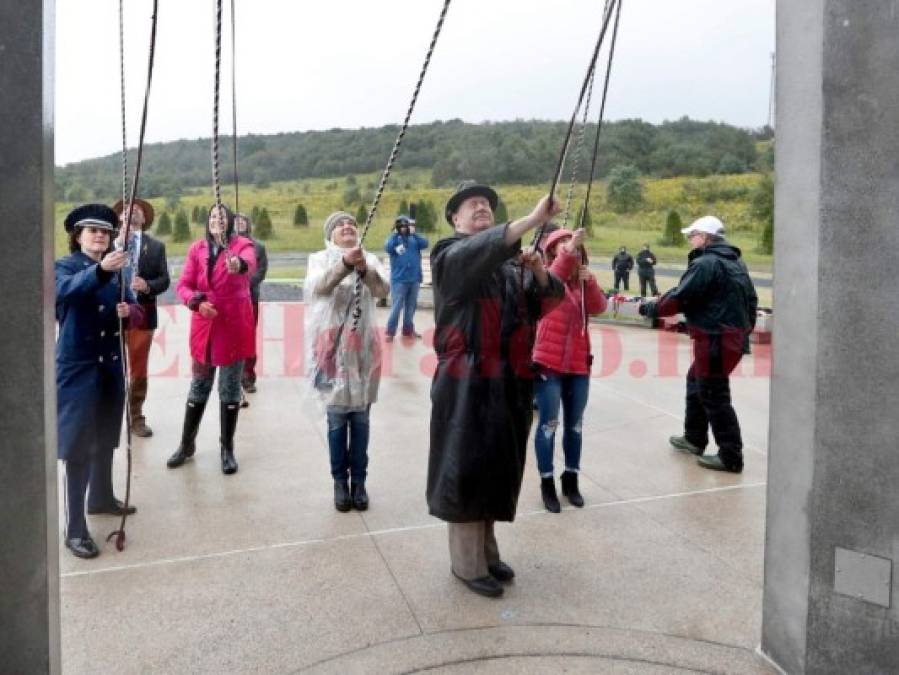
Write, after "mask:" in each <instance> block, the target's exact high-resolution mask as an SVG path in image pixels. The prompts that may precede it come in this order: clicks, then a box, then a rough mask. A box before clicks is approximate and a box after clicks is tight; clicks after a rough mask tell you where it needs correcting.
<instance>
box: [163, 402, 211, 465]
mask: <svg viewBox="0 0 899 675" xmlns="http://www.w3.org/2000/svg"><path fill="white" fill-rule="evenodd" d="M204 410H206V402H205V401H203V402H202V403H196V402H194V401H188V402H187V405H186V406H185V407H184V427H183V428H182V429H181V444H180V445H179V446H178V449H177V450H175V453H174V454H173V455H172V456H171V457H169V459H168V461H167V462H166V465H167V466H168V467H169V468H170V469H174V468H175V467H178V466H181V465H182V464H184V462H186V461H187V460H188V459H190V458H191V457H193V456H194V453H195V452H196V451H197V448H196V446H195V445H194V440H196V438H197V430H198V429H199V428H200V420H202V419H203V411H204Z"/></svg>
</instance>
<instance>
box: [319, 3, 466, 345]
mask: <svg viewBox="0 0 899 675" xmlns="http://www.w3.org/2000/svg"><path fill="white" fill-rule="evenodd" d="M450 2H451V0H444V3H443V8H442V9H441V10H440V17H439V18H438V19H437V26H436V27H435V28H434V35H433V36H432V37H431V44H430V45H429V46H428V53H427V54H426V55H425V61H424V63H423V64H422V67H421V73H419V75H418V82H416V83H415V91H413V92H412V100H411V101H410V102H409V109H408V110H407V111H406V118H405V119H404V120H403V126H402V128H400V132H399V134H397V137H396V141H395V142H394V144H393V150H391V151H390V157H389V158H388V160H387V166H386V167H384V173H383V174H381V182H380V183H378V191H377V192H376V193H375V197H374V199H373V200H372V204H371V208H370V209H369V210H368V214H367V215H366V217H365V225H364V226H363V227H362V232H361V233H360V235H359V246H362V243H363V242H364V241H365V235H367V234H368V228H369V227H371V224H372V221H373V220H374V218H375V213H377V211H378V204H379V203H380V202H381V195H383V194H384V188H386V187H387V179H388V178H389V177H390V172H391V170H392V169H393V164H394V162H396V158H397V155H399V152H400V145H401V144H402V142H403V137H404V136H405V135H406V130H407V129H408V128H409V120H410V119H411V118H412V111H413V110H415V103H416V101H417V100H418V94H419V92H420V91H421V85H422V83H423V82H424V79H425V74H426V73H427V72H428V66H429V65H430V63H431V56H432V55H433V54H434V48H435V47H436V46H437V38H439V37H440V31H441V30H442V29H443V21H444V19H445V18H446V12H447V10H448V9H449V6H450ZM352 305H353V330H354V331H355V330H356V329H357V328H358V327H359V319H360V318H361V317H362V275H361V274H359V273H357V274H356V284H355V286H354V288H353V300H352ZM335 344H336V341H335Z"/></svg>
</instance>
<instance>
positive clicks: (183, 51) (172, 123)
mask: <svg viewBox="0 0 899 675" xmlns="http://www.w3.org/2000/svg"><path fill="white" fill-rule="evenodd" d="M235 1H236V3H237V9H236V14H237V91H238V131H239V133H242V134H243V133H250V132H252V133H261V134H265V133H275V132H280V131H305V130H310V129H329V128H333V127H343V128H358V127H361V126H366V127H374V126H380V125H383V124H389V123H398V122H401V121H402V118H403V116H404V115H405V112H406V108H407V106H408V102H409V98H410V97H411V94H412V88H413V86H414V84H415V80H416V78H417V76H418V72H419V69H420V67H421V63H422V61H423V59H424V55H425V52H426V50H427V46H428V42H429V40H430V37H431V34H432V32H433V29H434V26H435V24H436V21H437V16H438V14H439V11H440V8H441V6H442V4H443V3H442V0H380V1H378V2H375V1H373V0H325V1H322V0H316V1H314V2H313V1H310V0H253V1H252V2H249V1H248V0H235ZM230 2H231V0H224V6H225V18H224V21H225V26H224V27H225V30H226V34H225V36H224V37H225V42H224V48H223V51H224V54H225V63H224V64H223V65H224V67H225V69H226V70H225V72H224V73H223V92H222V94H223V98H222V122H223V129H222V132H223V133H225V132H227V133H230V129H231V112H230V111H231V107H230V101H231V98H230V96H231V89H230V18H229V15H228V11H229V7H230ZM774 4H775V0H678V1H677V2H675V1H674V0H623V4H622V17H621V28H620V32H619V37H618V46H617V49H616V54H615V64H614V68H613V74H612V83H611V87H610V91H609V101H608V105H607V115H606V116H607V119H621V118H627V117H641V118H643V119H645V120H649V121H652V122H660V121H663V120H665V119H675V118H678V117H681V116H683V115H688V116H690V117H693V118H696V119H702V120H720V121H726V122H730V123H732V124H736V125H739V126H743V127H759V126H762V125H764V124H765V123H766V121H767V116H768V92H769V87H770V71H771V68H770V59H771V52H772V51H773V50H774ZM125 5H126V11H125V33H126V48H125V49H126V53H125V59H126V75H127V85H126V88H127V91H128V96H127V103H128V140H129V146H134V145H135V144H136V142H137V136H138V128H139V121H140V107H141V105H142V97H143V90H144V84H145V81H146V61H147V45H148V36H149V30H150V14H151V8H152V1H151V0H125ZM159 5H160V8H159V28H158V41H157V51H156V68H155V72H154V78H153V89H152V92H151V99H150V112H149V121H148V125H147V141H148V142H158V141H169V140H176V139H179V138H197V137H200V136H209V135H210V134H211V130H212V82H213V23H214V2H213V0H179V1H177V2H176V1H175V0H160V2H159ZM602 5H603V3H602V2H601V1H600V0H548V1H538V0H453V2H452V4H451V6H450V9H449V13H448V15H447V19H446V23H445V25H444V29H443V33H442V35H441V37H440V41H439V43H438V45H437V49H436V52H435V54H434V57H433V60H432V62H431V68H430V71H429V73H428V77H427V78H426V80H425V84H424V87H423V90H422V93H421V96H420V98H419V101H418V106H417V108H416V110H415V114H414V115H413V118H412V122H413V124H414V123H423V122H429V121H433V120H436V119H451V118H461V119H464V120H466V121H471V122H480V121H484V120H509V119H515V118H524V119H531V118H537V119H568V118H569V117H570V116H571V112H572V110H573V108H574V104H575V102H576V99H577V93H578V90H579V87H580V84H581V82H582V80H583V77H584V73H585V70H586V67H587V61H588V59H589V57H590V53H591V51H592V49H593V45H594V43H595V41H596V36H597V34H598V31H599V26H600V19H601V13H602ZM56 8H57V15H56V37H57V41H56V46H57V51H56V160H57V163H58V164H64V163H67V162H72V161H77V160H80V159H85V158H89V157H95V156H99V155H105V154H109V153H111V152H116V151H118V150H120V149H121V129H120V125H121V121H120V120H121V118H120V105H119V53H118V2H115V0H57V3H56ZM604 51H605V50H604ZM591 116H592V115H591Z"/></svg>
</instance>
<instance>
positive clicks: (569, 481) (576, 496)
mask: <svg viewBox="0 0 899 675" xmlns="http://www.w3.org/2000/svg"><path fill="white" fill-rule="evenodd" d="M562 495H564V496H565V497H568V501H569V502H571V505H572V506H576V507H578V508H579V509H580V508H582V507H583V506H584V498H583V496H581V491H580V490H578V487H577V471H564V472H562Z"/></svg>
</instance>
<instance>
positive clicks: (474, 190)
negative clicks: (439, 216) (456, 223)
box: [444, 180, 499, 225]
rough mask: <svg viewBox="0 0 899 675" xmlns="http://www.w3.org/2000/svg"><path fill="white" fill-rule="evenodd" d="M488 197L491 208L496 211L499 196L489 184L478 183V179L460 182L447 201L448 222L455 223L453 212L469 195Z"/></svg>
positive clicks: (446, 213)
mask: <svg viewBox="0 0 899 675" xmlns="http://www.w3.org/2000/svg"><path fill="white" fill-rule="evenodd" d="M477 196H480V197H486V198H487V201H488V202H490V210H491V211H496V205H497V204H498V203H499V197H497V196H496V192H494V191H493V188H492V187H490V186H489V185H482V184H481V183H478V182H477V181H476V180H465V181H462V182H461V183H459V187H457V188H456V192H455V193H454V194H453V196H452V197H450V198H449V201H448V202H447V203H446V212H445V214H444V215H446V222H448V223H449V224H450V225H452V224H453V214H454V213H455V212H456V210H457V209H458V208H459V206H460V205H461V204H462V202H464V201H465V200H466V199H468V198H469V197H477Z"/></svg>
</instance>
